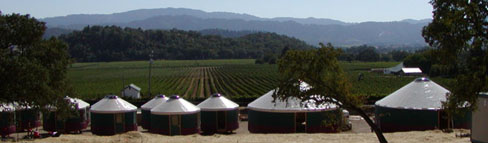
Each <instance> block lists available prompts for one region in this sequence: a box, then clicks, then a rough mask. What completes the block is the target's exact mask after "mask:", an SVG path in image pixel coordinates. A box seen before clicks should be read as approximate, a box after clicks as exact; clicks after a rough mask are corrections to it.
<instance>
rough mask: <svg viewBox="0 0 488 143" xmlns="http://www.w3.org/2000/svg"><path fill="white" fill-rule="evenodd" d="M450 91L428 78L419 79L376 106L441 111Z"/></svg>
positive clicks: (379, 101)
mask: <svg viewBox="0 0 488 143" xmlns="http://www.w3.org/2000/svg"><path fill="white" fill-rule="evenodd" d="M447 93H449V90H447V89H445V88H444V87H442V86H440V85H438V84H437V83H435V82H433V81H431V80H430V79H428V78H425V77H421V78H417V79H415V80H414V81H412V82H410V83H409V84H407V85H405V86H403V87H402V88H400V89H398V90H396V91H395V92H393V93H391V94H390V95H388V96H386V97H384V98H383V99H381V100H378V101H377V102H376V103H375V105H376V106H382V107H389V108H401V109H417V110H439V109H441V108H442V103H441V102H445V101H446V94H447Z"/></svg>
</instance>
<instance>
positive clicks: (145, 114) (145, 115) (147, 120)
mask: <svg viewBox="0 0 488 143" xmlns="http://www.w3.org/2000/svg"><path fill="white" fill-rule="evenodd" d="M166 100H168V97H166V96H164V95H162V94H160V95H157V96H156V97H154V98H153V99H151V100H149V101H148V102H146V103H145V104H144V105H142V106H141V112H142V117H141V126H142V128H143V129H149V128H150V127H151V109H152V108H154V107H156V106H157V105H159V104H161V103H164V102H166Z"/></svg>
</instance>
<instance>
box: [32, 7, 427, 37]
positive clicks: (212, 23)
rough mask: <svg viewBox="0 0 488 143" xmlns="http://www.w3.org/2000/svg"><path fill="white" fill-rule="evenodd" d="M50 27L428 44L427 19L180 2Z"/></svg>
mask: <svg viewBox="0 0 488 143" xmlns="http://www.w3.org/2000/svg"><path fill="white" fill-rule="evenodd" d="M41 20H42V21H44V22H46V23H47V26H48V27H49V28H55V27H57V28H64V29H76V30H80V29H82V28H83V27H85V26H87V25H117V26H122V27H132V28H139V27H141V28H143V29H173V28H177V29H182V30H194V31H200V30H205V29H223V30H231V31H242V30H244V31H263V32H275V33H277V34H284V35H287V36H291V37H296V38H298V39H301V40H304V41H306V42H307V43H309V44H312V45H316V44H318V43H319V42H324V43H327V42H331V43H333V44H334V45H337V46H350V45H362V44H368V45H375V46H382V45H413V46H418V45H426V44H425V42H424V39H423V38H422V37H421V29H422V27H423V26H425V25H426V24H427V23H428V22H429V21H430V20H429V19H424V20H412V19H407V20H403V21H397V22H363V23H346V22H342V21H337V20H332V19H321V18H288V17H281V18H260V17H256V16H252V15H248V14H236V13H228V12H204V11H200V10H192V9H182V8H161V9H141V10H134V11H128V12H122V13H114V14H91V15H86V14H78V15H68V16H62V17H52V18H45V19H41Z"/></svg>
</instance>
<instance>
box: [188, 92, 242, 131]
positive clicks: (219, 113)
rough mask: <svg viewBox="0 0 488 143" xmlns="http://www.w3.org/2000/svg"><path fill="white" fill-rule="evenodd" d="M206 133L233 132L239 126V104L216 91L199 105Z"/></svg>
mask: <svg viewBox="0 0 488 143" xmlns="http://www.w3.org/2000/svg"><path fill="white" fill-rule="evenodd" d="M197 106H198V107H199V108H200V110H201V112H200V115H201V118H200V119H201V120H200V121H201V126H200V127H201V130H202V131H203V132H204V133H216V132H232V131H233V130H236V129H237V128H239V122H238V118H239V117H238V114H239V105H238V104H236V103H234V102H232V101H230V100H229V99H227V98H225V97H224V96H222V94H219V93H216V94H213V95H212V96H210V97H209V98H207V99H206V100H204V101H203V102H202V103H200V104H198V105H197Z"/></svg>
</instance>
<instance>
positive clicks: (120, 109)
mask: <svg viewBox="0 0 488 143" xmlns="http://www.w3.org/2000/svg"><path fill="white" fill-rule="evenodd" d="M136 110H137V107H136V106H134V105H132V104H130V103H129V102H127V101H125V100H124V99H121V98H119V97H117V96H115V95H109V96H106V97H105V98H103V99H102V100H100V101H98V102H97V103H95V104H93V106H92V107H91V109H90V112H93V113H124V112H131V111H136Z"/></svg>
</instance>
